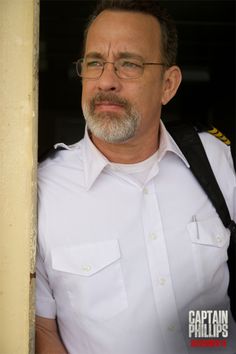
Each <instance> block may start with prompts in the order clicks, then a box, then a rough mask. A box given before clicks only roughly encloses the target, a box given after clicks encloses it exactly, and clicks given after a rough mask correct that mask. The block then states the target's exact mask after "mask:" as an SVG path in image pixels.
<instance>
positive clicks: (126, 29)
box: [85, 10, 161, 54]
mask: <svg viewBox="0 0 236 354" xmlns="http://www.w3.org/2000/svg"><path fill="white" fill-rule="evenodd" d="M160 36H161V31H160V25H159V23H158V21H157V20H156V18H155V17H153V16H152V15H149V14H143V13H140V12H130V11H117V10H116V11H108V10H105V11H103V12H101V13H100V14H99V15H98V16H97V17H96V18H95V20H94V21H93V22H92V24H91V25H90V27H89V29H88V32H87V38H86V43H85V49H86V52H88V51H91V50H92V51H94V50H95V48H96V50H97V49H98V48H99V52H100V51H102V48H103V47H104V50H105V48H106V49H107V47H108V46H111V44H112V46H113V48H114V46H115V47H117V50H116V52H117V51H122V52H125V51H127V52H130V51H131V52H134V53H135V52H136V53H137V54H140V53H139V50H135V47H137V48H139V47H152V48H153V50H155V46H156V43H158V42H160ZM127 44H128V47H126V45H127ZM130 45H131V47H130ZM118 47H119V48H118ZM132 47H133V50H131V48H132Z"/></svg>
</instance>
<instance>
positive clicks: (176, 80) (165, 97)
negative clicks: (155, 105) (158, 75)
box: [161, 65, 182, 105]
mask: <svg viewBox="0 0 236 354" xmlns="http://www.w3.org/2000/svg"><path fill="white" fill-rule="evenodd" d="M181 81H182V74H181V70H180V68H179V67H178V66H176V65H174V66H171V67H170V68H169V69H167V70H166V71H165V73H164V77H163V92H162V99H161V103H162V104H163V105H166V104H167V103H168V102H169V101H170V100H171V99H172V98H173V97H174V95H175V94H176V92H177V90H178V87H179V85H180V83H181Z"/></svg>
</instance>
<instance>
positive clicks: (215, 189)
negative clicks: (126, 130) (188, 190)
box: [165, 122, 236, 242]
mask: <svg viewBox="0 0 236 354" xmlns="http://www.w3.org/2000/svg"><path fill="white" fill-rule="evenodd" d="M165 125H166V127H167V130H168V131H169V133H170V134H171V135H172V137H173V139H174V140H175V142H176V144H177V145H178V146H179V148H180V150H181V151H182V152H183V154H184V156H185V157H186V159H187V161H188V163H189V165H190V168H191V171H192V173H193V174H194V176H195V177H196V179H197V180H198V182H199V183H200V185H201V186H202V188H203V190H204V191H205V192H206V194H207V195H208V197H209V199H210V200H211V202H212V204H213V205H214V207H215V209H216V211H217V213H218V215H219V217H220V219H221V220H222V222H223V224H224V226H225V227H226V228H228V229H229V230H230V231H231V233H232V234H233V235H235V237H233V238H234V239H235V242H236V224H235V222H234V221H233V220H231V217H230V214H229V210H228V207H227V204H226V202H225V199H224V196H223V194H222V192H221V190H220V187H219V185H218V183H217V180H216V178H215V175H214V173H213V171H212V168H211V165H210V163H209V161H208V158H207V155H206V152H205V149H204V147H203V144H202V142H201V139H200V138H199V135H198V133H197V130H196V128H194V126H193V125H191V124H187V123H179V122H168V123H166V124H165Z"/></svg>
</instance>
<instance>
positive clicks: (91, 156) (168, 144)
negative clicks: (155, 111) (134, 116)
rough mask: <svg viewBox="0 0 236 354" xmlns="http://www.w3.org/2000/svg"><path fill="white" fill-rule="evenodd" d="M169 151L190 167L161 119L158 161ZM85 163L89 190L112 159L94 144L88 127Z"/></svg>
mask: <svg viewBox="0 0 236 354" xmlns="http://www.w3.org/2000/svg"><path fill="white" fill-rule="evenodd" d="M168 151H169V152H172V153H174V154H176V155H177V156H178V157H179V158H180V159H181V160H182V161H183V162H184V163H185V165H186V166H187V167H188V168H189V167H190V166H189V163H188V161H187V160H186V158H185V156H184V155H183V153H182V151H181V150H180V148H179V147H178V145H177V144H176V142H175V141H174V139H173V138H172V136H171V135H170V134H169V132H168V131H167V129H166V127H165V125H164V124H163V122H162V121H160V144H159V148H158V156H157V158H158V161H161V160H162V159H163V158H164V156H165V154H166V153H167V152H168ZM83 163H84V172H85V185H86V189H87V190H89V189H90V188H91V187H92V185H93V184H94V182H95V181H96V179H97V178H98V176H99V175H100V174H101V172H102V171H103V170H104V168H105V167H106V166H108V165H109V164H110V161H109V160H108V159H107V158H106V157H105V156H104V155H103V154H102V153H101V152H100V151H99V150H98V149H97V148H96V146H95V145H94V144H93V142H92V141H91V139H90V137H89V134H88V129H87V127H86V129H85V136H84V146H83Z"/></svg>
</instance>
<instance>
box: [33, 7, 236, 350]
mask: <svg viewBox="0 0 236 354" xmlns="http://www.w3.org/2000/svg"><path fill="white" fill-rule="evenodd" d="M176 38H177V36H176V31H175V27H174V25H173V23H172V21H171V19H170V18H169V16H168V15H167V14H166V12H165V11H164V10H162V9H161V8H160V7H159V6H158V4H157V3H156V1H105V2H103V3H102V4H101V5H100V7H99V8H98V10H97V11H96V12H95V15H94V16H93V17H92V19H91V21H90V23H89V25H88V28H87V30H86V33H85V46H84V58H83V59H82V60H79V61H78V62H77V71H78V74H79V76H81V77H82V85H83V92H82V108H83V113H84V117H85V119H86V123H87V126H86V132H85V137H84V139H83V140H82V141H80V142H78V143H77V144H74V145H73V146H66V145H64V144H62V145H60V144H59V146H61V147H64V149H65V150H63V151H59V152H57V153H56V155H55V156H54V158H49V159H47V160H46V161H45V162H44V163H43V164H42V165H41V166H40V168H39V236H38V242H39V245H38V257H37V294H36V295H37V318H36V330H37V332H36V351H37V353H55V354H60V353H70V354H134V353H135V354H175V353H177V354H178V353H180V354H185V353H191V352H194V353H196V352H197V351H196V349H194V348H191V346H190V344H189V342H190V340H189V336H188V318H189V311H190V310H202V309H204V310H229V300H228V297H227V286H228V268H227V264H226V260H227V246H228V243H229V232H228V231H227V230H226V229H225V228H224V226H223V224H222V222H221V220H220V219H219V217H218V215H217V213H216V211H215V209H214V207H213V206H212V204H211V202H210V201H209V199H208V197H207V196H206V194H205V193H204V192H203V190H202V189H201V187H200V186H199V184H198V182H197V181H196V180H195V178H194V177H193V175H192V173H191V171H190V170H189V164H188V162H187V161H186V159H185V157H184V156H183V154H182V153H181V151H180V150H179V148H178V147H177V145H176V144H175V142H174V141H173V139H172V138H171V137H170V135H169V134H168V132H167V131H166V129H165V126H164V125H163V123H162V122H161V120H160V118H161V108H162V105H165V104H167V103H168V102H169V101H170V100H171V99H172V98H173V97H174V95H175V93H176V91H177V89H178V87H179V85H180V82H181V71H180V69H179V67H178V66H176V65H175V60H176V48H177V39H176ZM200 135H201V140H202V142H203V144H204V146H205V148H206V150H207V153H208V157H209V160H210V162H211V164H212V168H213V170H214V172H215V173H216V175H217V180H218V182H219V185H220V187H221V188H222V191H223V193H224V195H225V198H226V201H227V204H228V206H229V208H230V210H231V211H232V209H233V189H234V188H235V186H236V180H235V175H234V173H233V167H232V160H231V157H230V152H229V150H228V148H227V147H226V146H225V145H224V144H223V143H221V142H220V141H218V140H217V139H215V138H214V137H212V136H210V135H209V134H207V133H203V134H200ZM219 164H220V166H221V169H220V171H218V168H217V167H218V165H219ZM229 317H230V318H231V316H230V315H229ZM232 332H233V324H230V334H232ZM234 345H235V343H234V344H233V343H232V341H231V340H230V339H229V340H228V342H227V348H224V353H231V354H233V353H234V352H235V347H234ZM210 349H212V348H210ZM220 350H221V352H222V348H220ZM217 351H218V349H217V348H215V349H214V353H215V352H217ZM200 353H208V350H207V348H200Z"/></svg>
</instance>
